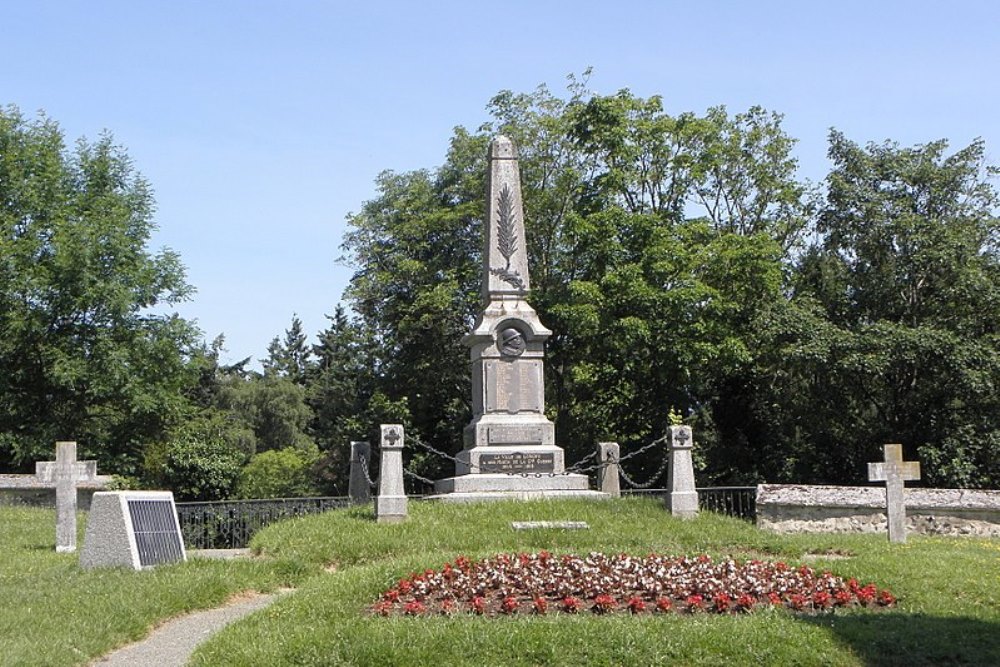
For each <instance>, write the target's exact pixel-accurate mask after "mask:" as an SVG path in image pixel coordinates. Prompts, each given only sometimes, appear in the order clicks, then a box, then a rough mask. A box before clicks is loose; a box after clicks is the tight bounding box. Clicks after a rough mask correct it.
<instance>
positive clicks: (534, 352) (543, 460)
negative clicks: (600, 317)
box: [432, 137, 607, 502]
mask: <svg viewBox="0 0 1000 667" xmlns="http://www.w3.org/2000/svg"><path fill="white" fill-rule="evenodd" d="M489 162H490V173H489V179H488V189H487V196H486V201H487V211H486V213H487V215H486V221H487V224H486V231H485V248H484V252H483V283H482V285H483V288H482V294H483V306H484V307H483V312H482V314H480V316H479V319H478V320H477V322H476V325H475V327H473V330H472V332H470V333H469V334H468V335H467V336H465V337H464V338H463V339H462V343H463V344H465V345H466V346H467V347H468V348H469V357H470V364H471V370H472V411H473V419H472V422H471V423H470V424H469V425H468V426H467V427H466V429H465V434H464V448H463V449H462V451H461V452H459V453H458V455H457V456H456V458H457V460H458V462H457V463H456V464H455V476H454V477H449V478H447V479H442V480H438V481H437V483H436V484H435V487H434V489H435V492H436V495H434V496H432V497H433V498H436V499H439V500H445V501H453V502H468V501H474V500H502V499H507V498H510V499H528V498H549V497H560V498H561V497H567V496H576V497H586V498H595V499H597V498H601V499H603V498H606V497H607V495H606V494H603V493H599V492H597V491H592V490H591V489H590V487H589V480H588V479H587V476H586V475H581V474H567V473H566V464H565V460H564V456H563V450H562V448H560V447H558V446H557V445H556V442H555V440H556V439H555V425H554V424H553V423H552V422H551V421H549V419H548V418H547V417H546V416H545V380H544V356H545V340H546V339H547V338H548V337H549V336H551V335H552V332H551V331H549V330H548V329H546V328H545V326H543V325H542V323H541V322H540V321H539V320H538V315H537V314H536V313H535V311H534V309H533V308H532V307H531V305H530V304H528V302H527V301H526V300H525V297H526V296H527V294H528V291H529V288H530V286H529V278H528V253H527V249H526V248H525V234H524V220H523V213H522V210H523V205H522V201H521V178H520V171H519V168H518V164H517V154H516V152H515V150H514V145H513V143H511V141H510V140H509V139H507V138H506V137H496V138H495V139H494V140H493V142H492V144H491V145H490V156H489Z"/></svg>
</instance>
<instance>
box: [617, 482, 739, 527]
mask: <svg viewBox="0 0 1000 667" xmlns="http://www.w3.org/2000/svg"><path fill="white" fill-rule="evenodd" d="M696 490H697V491H698V507H699V508H700V509H703V510H706V511H709V512H717V513H719V514H725V515H726V516H731V517H736V518H737V519H743V520H745V521H756V519H757V487H756V486H703V487H699V488H697V489H696ZM668 493H670V491H669V490H667V489H641V490H640V489H629V490H622V495H627V496H665V495H667V494H668Z"/></svg>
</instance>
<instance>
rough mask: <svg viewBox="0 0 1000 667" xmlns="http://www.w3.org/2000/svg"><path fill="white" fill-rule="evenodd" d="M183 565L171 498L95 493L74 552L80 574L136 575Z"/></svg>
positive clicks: (162, 494) (151, 494)
mask: <svg viewBox="0 0 1000 667" xmlns="http://www.w3.org/2000/svg"><path fill="white" fill-rule="evenodd" d="M185 560H187V553H186V551H185V549H184V540H183V539H182V537H181V528H180V523H179V522H178V520H177V507H176V506H175V505H174V494H172V493H171V492H169V491H100V492H98V493H95V494H94V498H93V501H92V503H91V507H90V515H89V516H88V518H87V534H86V536H85V537H84V540H83V549H82V550H81V552H80V567H81V568H83V569H85V570H90V569H94V568H104V567H124V568H129V569H133V570H141V569H145V568H149V567H153V566H155V565H161V564H164V563H175V562H182V561H185Z"/></svg>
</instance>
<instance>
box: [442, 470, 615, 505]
mask: <svg viewBox="0 0 1000 667" xmlns="http://www.w3.org/2000/svg"><path fill="white" fill-rule="evenodd" d="M434 492H435V495H433V496H430V497H429V499H431V500H441V501H444V502H458V503H461V502H477V501H481V500H534V499H538V498H589V499H591V500H605V499H607V498H608V497H609V496H608V494H606V493H601V492H599V491H593V490H591V489H590V483H589V480H588V479H587V476H586V475H576V474H569V475H548V474H545V473H525V474H524V475H514V474H506V475H505V474H502V473H500V474H498V473H472V474H468V475H457V476H455V477H448V478H445V479H439V480H438V481H437V482H436V483H435V484H434Z"/></svg>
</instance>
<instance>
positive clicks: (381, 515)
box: [375, 424, 407, 523]
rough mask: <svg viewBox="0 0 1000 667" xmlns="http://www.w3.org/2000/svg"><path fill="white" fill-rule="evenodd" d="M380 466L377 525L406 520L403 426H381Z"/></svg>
mask: <svg viewBox="0 0 1000 667" xmlns="http://www.w3.org/2000/svg"><path fill="white" fill-rule="evenodd" d="M379 448H380V450H381V465H380V466H379V475H378V497H377V498H375V517H376V519H377V520H378V522H379V523H399V522H400V521H403V520H405V519H406V510H407V500H406V491H405V490H404V489H403V425H402V424H382V440H381V444H380V447H379Z"/></svg>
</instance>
